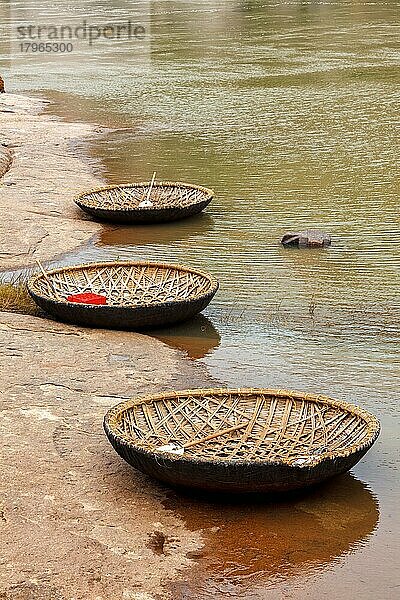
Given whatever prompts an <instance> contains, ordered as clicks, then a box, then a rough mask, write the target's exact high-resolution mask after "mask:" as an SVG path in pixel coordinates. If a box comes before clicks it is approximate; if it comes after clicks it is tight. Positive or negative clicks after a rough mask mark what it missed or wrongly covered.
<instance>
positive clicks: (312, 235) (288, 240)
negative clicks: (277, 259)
mask: <svg viewBox="0 0 400 600" xmlns="http://www.w3.org/2000/svg"><path fill="white" fill-rule="evenodd" d="M331 243H332V238H331V236H330V235H328V234H327V233H324V232H323V231H319V230H318V229H306V230H305V231H295V232H290V233H285V235H284V236H283V237H282V239H281V244H283V245H284V246H294V247H296V248H325V247H327V246H330V245H331Z"/></svg>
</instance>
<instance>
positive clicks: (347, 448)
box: [104, 389, 380, 492]
mask: <svg viewBox="0 0 400 600" xmlns="http://www.w3.org/2000/svg"><path fill="white" fill-rule="evenodd" d="M104 429H105V432H106V434H107V437H108V439H109V440H110V442H111V444H112V445H113V447H114V448H115V450H116V451H117V452H118V454H120V456H121V457H122V458H124V459H125V460H126V461H127V462H128V463H129V464H130V465H132V466H133V467H135V468H136V469H139V470H140V471H143V472H144V473H147V474H148V475H151V476H153V477H155V478H157V479H159V480H161V481H163V482H166V483H168V484H171V485H174V486H187V487H192V488H201V489H206V490H212V491H225V492H226V491H232V492H283V491H288V490H292V489H296V488H302V487H306V486H310V485H313V484H316V483H319V482H321V481H323V480H325V479H328V478H329V477H332V476H333V475H337V474H339V473H343V472H344V471H347V470H348V469H350V468H351V467H352V466H353V465H355V464H356V463H357V462H358V461H359V460H360V458H361V457H362V456H363V455H364V454H365V453H366V452H367V450H368V449H369V448H370V447H371V446H372V444H373V443H374V441H375V440H376V438H377V437H378V434H379V430H380V426H379V422H378V420H377V419H376V418H375V417H374V416H372V415H371V414H369V413H368V412H366V411H365V410H363V409H361V408H358V407H357V406H354V405H351V404H347V403H345V402H341V401H338V400H333V399H331V398H328V397H327V396H318V395H310V394H301V393H298V392H289V391H284V390H283V391H282V390H269V389H236V390H227V389H209V390H186V391H182V392H170V393H164V394H158V395H154V396H147V397H142V398H136V399H132V400H129V401H127V402H124V403H121V404H118V405H117V406H115V407H114V408H112V409H111V410H109V412H108V413H107V414H106V416H105V419H104Z"/></svg>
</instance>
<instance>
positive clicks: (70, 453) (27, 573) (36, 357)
mask: <svg viewBox="0 0 400 600" xmlns="http://www.w3.org/2000/svg"><path fill="white" fill-rule="evenodd" d="M43 106H44V104H43V102H41V101H39V100H30V99H25V98H23V97H19V96H8V95H6V94H5V95H2V97H1V98H0V119H1V133H0V143H5V144H7V147H5V146H3V147H1V146H0V148H3V149H2V150H1V153H0V165H1V166H0V168H1V169H2V170H3V171H6V169H8V167H9V166H10V165H9V161H10V157H11V156H12V164H11V168H10V169H9V170H7V172H6V174H5V176H4V177H3V178H2V179H0V182H1V183H0V210H1V215H2V219H1V220H0V239H1V251H0V268H3V269H5V268H11V267H16V266H23V265H27V264H29V263H31V262H33V260H34V259H35V258H40V259H42V260H47V259H50V258H53V257H54V256H56V255H59V254H61V253H63V252H66V251H68V250H72V249H73V248H74V247H76V246H78V245H79V244H82V243H84V242H86V241H88V239H89V238H90V237H91V236H92V235H93V234H95V233H96V231H97V230H98V229H99V225H98V224H96V223H95V222H93V221H89V220H84V218H83V216H82V215H81V214H80V213H78V211H77V210H76V209H75V208H74V205H73V203H72V198H73V196H74V195H75V194H76V193H77V192H79V191H80V190H82V189H85V188H91V187H96V186H98V185H101V183H102V182H101V181H99V179H97V178H96V177H95V176H94V175H93V173H92V171H91V168H90V165H89V164H88V163H86V162H83V160H82V157H79V156H77V155H76V154H75V153H74V152H73V151H72V149H71V146H72V144H73V143H74V141H75V140H77V139H78V138H79V139H82V137H87V136H91V135H93V134H94V133H95V128H93V127H92V126H86V125H82V124H74V123H65V122H62V121H59V120H57V119H54V118H51V117H47V116H44V115H41V114H40V113H41V110H42V108H43ZM0 368H1V372H2V378H1V386H0V410H1V419H0V430H1V439H2V444H1V449H0V467H1V468H0V532H1V539H2V544H1V550H0V561H1V569H0V598H1V599H4V600H28V599H29V600H109V599H111V598H112V599H113V600H114V599H115V600H152V599H155V598H157V599H159V598H166V597H168V595H166V592H165V590H164V588H163V583H164V582H165V581H168V580H171V579H173V578H174V577H175V576H177V574H178V572H179V571H180V570H181V569H182V568H184V567H186V566H188V565H189V564H190V561H191V558H190V556H191V553H192V552H193V551H194V550H197V549H198V548H199V546H201V537H200V533H196V532H190V531H188V530H187V529H186V528H185V526H184V523H183V521H182V520H180V519H179V518H178V517H177V516H175V515H174V514H173V513H172V512H171V511H169V510H166V509H165V508H164V506H163V503H162V501H163V499H164V498H165V494H166V490H165V489H164V488H163V487H162V486H161V485H158V484H157V483H155V482H153V481H151V480H150V479H148V478H147V477H145V476H143V475H141V474H140V473H138V472H136V471H134V470H133V469H131V468H129V467H128V466H127V465H126V464H125V463H124V462H123V461H122V460H121V459H120V458H119V457H118V456H117V454H116V453H115V452H114V451H113V449H112V448H111V446H110V445H109V443H108V441H107V439H106V438H105V435H104V433H103V431H102V420H103V416H104V413H105V412H106V411H107V409H108V408H109V407H111V406H112V405H114V404H116V403H117V402H118V401H121V400H123V399H125V398H129V397H132V396H135V395H138V394H148V393H153V392H157V391H161V390H167V389H175V390H178V389H183V388H188V387H189V388H194V387H206V386H207V385H209V384H210V383H213V382H210V378H209V376H208V374H207V373H206V371H205V370H204V369H203V368H202V367H200V366H199V365H196V364H195V363H194V362H192V361H189V360H188V359H187V358H186V357H185V355H184V354H183V353H182V352H179V351H177V350H174V349H172V348H170V347H168V346H166V345H164V344H163V343H161V342H160V341H158V340H156V339H154V338H151V337H148V336H145V335H139V334H136V333H125V332H115V331H101V330H91V329H83V328H78V327H72V326H67V325H63V324H59V323H56V322H54V321H50V320H47V319H40V318H35V317H30V316H26V315H21V314H11V313H5V312H3V313H1V312H0ZM163 590H164V591H163Z"/></svg>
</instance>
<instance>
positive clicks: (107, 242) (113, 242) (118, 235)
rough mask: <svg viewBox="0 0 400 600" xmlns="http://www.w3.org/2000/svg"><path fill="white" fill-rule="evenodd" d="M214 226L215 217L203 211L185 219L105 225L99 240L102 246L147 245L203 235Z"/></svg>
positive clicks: (98, 242) (168, 242)
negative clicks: (114, 225)
mask: <svg viewBox="0 0 400 600" xmlns="http://www.w3.org/2000/svg"><path fill="white" fill-rule="evenodd" d="M213 227H214V220H213V218H212V217H211V216H210V215H209V214H207V213H202V214H200V215H196V216H194V217H190V218H189V219H186V220H184V221H176V222H173V223H158V224H157V223H155V224H153V225H151V227H149V226H148V225H135V226H130V227H124V226H122V227H121V226H120V227H105V228H104V229H103V230H102V231H101V233H100V235H99V238H98V240H97V244H98V245H100V246H121V247H126V246H145V245H147V244H157V245H158V244H170V243H171V242H176V241H179V240H185V239H188V238H191V237H198V236H201V235H203V234H205V233H207V232H208V231H210V230H212V229H213Z"/></svg>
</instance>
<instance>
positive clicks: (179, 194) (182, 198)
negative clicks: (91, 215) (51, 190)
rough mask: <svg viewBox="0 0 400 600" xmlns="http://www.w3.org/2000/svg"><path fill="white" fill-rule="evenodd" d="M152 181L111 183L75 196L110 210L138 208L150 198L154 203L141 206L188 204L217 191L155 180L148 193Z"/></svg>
mask: <svg viewBox="0 0 400 600" xmlns="http://www.w3.org/2000/svg"><path fill="white" fill-rule="evenodd" d="M149 187H150V182H141V183H132V184H129V185H121V186H109V187H105V188H102V189H98V190H91V191H90V192H87V193H85V194H82V195H81V196H79V197H78V198H76V202H77V204H79V205H80V206H82V207H85V206H86V207H88V208H92V209H102V210H110V211H121V210H122V211H124V210H126V211H129V210H136V209H138V207H139V204H140V203H141V202H143V201H144V200H147V199H148V200H150V202H151V203H152V204H153V207H150V208H149V207H144V208H141V209H140V210H143V211H146V210H154V209H168V208H182V209H183V208H187V207H189V206H191V205H195V204H199V203H203V202H206V201H209V200H211V199H212V197H213V195H214V192H213V191H212V190H209V189H207V188H205V187H201V186H195V185H190V184H187V183H181V182H172V181H162V182H156V183H155V184H154V185H153V187H152V188H151V191H150V194H149V196H148V192H149Z"/></svg>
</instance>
